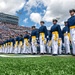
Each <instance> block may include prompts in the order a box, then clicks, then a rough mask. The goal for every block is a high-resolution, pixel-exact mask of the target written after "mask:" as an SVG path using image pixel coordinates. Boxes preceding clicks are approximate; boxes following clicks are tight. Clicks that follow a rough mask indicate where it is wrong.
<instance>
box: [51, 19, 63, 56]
mask: <svg viewBox="0 0 75 75" xmlns="http://www.w3.org/2000/svg"><path fill="white" fill-rule="evenodd" d="M57 22H58V21H57V20H56V19H54V20H53V26H52V27H51V34H52V54H53V55H57V54H58V52H59V54H61V52H62V51H61V46H62V45H61V38H62V32H61V28H60V25H58V24H57ZM58 46H59V47H60V48H59V51H58Z"/></svg>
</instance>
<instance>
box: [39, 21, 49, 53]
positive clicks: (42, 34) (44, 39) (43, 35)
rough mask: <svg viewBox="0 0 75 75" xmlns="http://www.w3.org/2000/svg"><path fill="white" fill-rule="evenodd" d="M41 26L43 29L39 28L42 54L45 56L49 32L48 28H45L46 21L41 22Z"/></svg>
mask: <svg viewBox="0 0 75 75" xmlns="http://www.w3.org/2000/svg"><path fill="white" fill-rule="evenodd" d="M40 25H41V27H40V28H39V40H40V53H41V54H44V53H46V42H47V36H48V31H47V28H46V26H44V21H41V22H40Z"/></svg>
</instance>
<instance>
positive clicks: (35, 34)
mask: <svg viewBox="0 0 75 75" xmlns="http://www.w3.org/2000/svg"><path fill="white" fill-rule="evenodd" d="M32 36H36V38H38V30H36V29H35V30H32V32H31V37H32Z"/></svg>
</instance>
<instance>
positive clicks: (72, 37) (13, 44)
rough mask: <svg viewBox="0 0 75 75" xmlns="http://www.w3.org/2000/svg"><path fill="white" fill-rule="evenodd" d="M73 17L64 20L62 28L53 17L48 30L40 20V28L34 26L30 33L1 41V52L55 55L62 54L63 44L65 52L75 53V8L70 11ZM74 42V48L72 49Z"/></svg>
mask: <svg viewBox="0 0 75 75" xmlns="http://www.w3.org/2000/svg"><path fill="white" fill-rule="evenodd" d="M69 13H70V15H71V17H70V18H69V19H68V20H67V21H65V22H64V25H65V27H64V28H63V30H61V28H60V25H59V24H57V22H58V21H57V20H56V19H53V21H52V22H53V25H52V27H51V29H50V30H49V31H48V30H47V28H46V26H45V25H44V24H45V23H44V21H41V22H40V25H41V26H40V28H39V29H36V27H35V26H32V32H31V34H30V35H29V34H28V32H27V31H26V32H25V35H24V37H23V36H22V35H20V37H19V35H17V37H16V38H14V35H13V36H12V37H10V39H7V40H6V41H4V42H2V43H0V53H25V54H37V53H38V52H39V53H40V54H45V53H50V54H53V55H58V54H62V53H63V50H62V46H63V47H64V48H65V54H72V55H75V15H74V14H75V10H74V9H72V10H70V11H69ZM70 44H72V50H71V49H70Z"/></svg>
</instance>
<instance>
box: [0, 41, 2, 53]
mask: <svg viewBox="0 0 75 75" xmlns="http://www.w3.org/2000/svg"><path fill="white" fill-rule="evenodd" d="M0 53H2V41H0Z"/></svg>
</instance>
